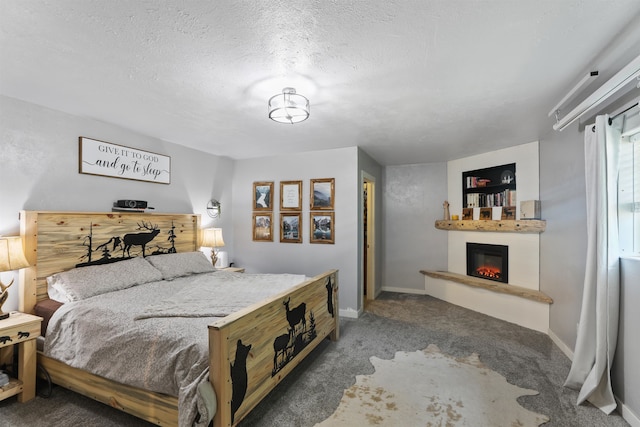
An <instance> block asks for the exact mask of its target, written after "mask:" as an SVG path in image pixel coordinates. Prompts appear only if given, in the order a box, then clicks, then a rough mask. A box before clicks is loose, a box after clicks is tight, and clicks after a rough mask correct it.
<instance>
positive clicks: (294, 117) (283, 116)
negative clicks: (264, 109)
mask: <svg viewBox="0 0 640 427" xmlns="http://www.w3.org/2000/svg"><path fill="white" fill-rule="evenodd" d="M269 118H270V119H271V120H273V121H275V122H278V123H288V124H294V123H300V122H303V121H305V120H307V119H308V118H309V100H308V99H307V98H305V97H304V96H302V95H298V94H297V93H296V90H295V89H294V88H292V87H285V88H284V89H282V93H279V94H277V95H274V96H272V97H271V98H270V99H269Z"/></svg>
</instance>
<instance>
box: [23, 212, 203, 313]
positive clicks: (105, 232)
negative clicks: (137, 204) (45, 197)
mask: <svg viewBox="0 0 640 427" xmlns="http://www.w3.org/2000/svg"><path fill="white" fill-rule="evenodd" d="M20 234H21V236H22V239H23V242H24V249H25V255H26V257H27V260H28V261H29V264H30V265H31V267H29V268H25V269H23V270H21V272H20V289H21V290H20V307H19V309H20V311H22V312H25V313H33V309H34V306H35V304H36V302H38V301H40V300H43V299H46V298H48V294H47V281H46V278H47V277H48V276H50V275H52V274H55V273H59V272H61V271H66V270H70V269H72V268H75V267H82V266H87V265H97V264H105V263H111V262H116V261H121V260H123V259H129V258H130V257H135V256H143V251H144V255H145V256H148V255H152V254H160V253H172V252H191V251H196V250H198V248H199V237H200V215H195V214H155V213H154V214H149V213H138V212H52V211H21V212H20Z"/></svg>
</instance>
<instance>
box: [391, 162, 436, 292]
mask: <svg viewBox="0 0 640 427" xmlns="http://www.w3.org/2000/svg"><path fill="white" fill-rule="evenodd" d="M383 192H384V194H383V235H384V241H383V247H384V255H383V256H384V266H383V271H382V277H383V283H382V288H383V289H384V290H393V291H398V292H413V293H424V292H425V282H424V275H423V274H421V273H420V270H424V269H428V270H447V246H448V243H447V242H448V240H447V231H443V230H438V229H436V228H435V221H436V220H437V219H443V214H444V209H443V207H442V204H443V203H444V201H445V200H446V199H447V164H446V163H424V164H415V165H404V166H387V167H386V168H385V170H384V189H383Z"/></svg>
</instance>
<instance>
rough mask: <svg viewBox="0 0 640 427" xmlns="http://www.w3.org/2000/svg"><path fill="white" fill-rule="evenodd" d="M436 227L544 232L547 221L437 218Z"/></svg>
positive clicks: (459, 229) (455, 229)
mask: <svg viewBox="0 0 640 427" xmlns="http://www.w3.org/2000/svg"><path fill="white" fill-rule="evenodd" d="M436 228H438V229H440V230H451V231H496V232H510V233H542V232H543V231H544V230H545V228H547V221H545V220H540V219H525V220H517V221H516V220H503V221H491V220H487V221H469V220H465V221H462V220H458V221H453V220H437V221H436Z"/></svg>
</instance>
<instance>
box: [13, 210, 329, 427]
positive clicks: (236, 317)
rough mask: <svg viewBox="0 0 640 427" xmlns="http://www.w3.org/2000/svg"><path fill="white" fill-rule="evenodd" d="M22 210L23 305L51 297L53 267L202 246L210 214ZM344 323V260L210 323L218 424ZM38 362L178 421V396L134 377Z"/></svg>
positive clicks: (109, 397)
mask: <svg viewBox="0 0 640 427" xmlns="http://www.w3.org/2000/svg"><path fill="white" fill-rule="evenodd" d="M20 219H21V223H20V230H21V235H22V238H23V241H24V246H25V253H26V255H27V259H28V260H29V262H30V265H31V266H32V267H30V268H25V269H23V270H22V271H21V295H20V310H21V311H24V312H27V313H33V311H34V306H35V304H36V302H37V301H40V300H42V299H45V298H47V297H48V295H47V282H46V277H47V276H49V275H51V274H54V273H57V272H60V271H65V270H69V269H71V268H74V267H80V266H84V265H93V264H101V263H106V262H109V263H110V262H112V261H114V259H115V258H122V259H127V258H129V256H145V253H146V252H145V250H148V251H150V252H151V253H173V252H188V251H196V250H198V248H199V244H198V236H199V229H200V217H199V216H198V215H193V214H146V213H145V214H139V213H112V212H102V213H100V212H97V213H95V212H94V213H89V212H46V211H22V212H21V213H20ZM143 229H147V230H153V231H148V232H144V231H143ZM141 230H142V231H141ZM129 233H146V234H147V235H148V236H147V237H148V238H149V239H150V240H152V239H153V238H154V237H155V236H157V235H160V233H162V238H161V239H158V243H157V244H155V243H154V244H153V245H151V243H149V242H147V243H149V244H147V246H149V247H146V246H145V245H144V244H137V246H136V247H134V248H133V249H131V248H127V246H126V245H125V246H122V244H119V243H122V242H123V240H124V241H126V236H127V234H129ZM121 236H123V237H122V238H121ZM167 236H168V237H167ZM150 245H151V246H153V248H152V247H151V246H150ZM129 246H131V245H129ZM138 246H139V247H138ZM125 251H126V257H125ZM129 252H131V253H129ZM338 325H339V321H338V272H337V270H330V271H327V272H325V273H323V274H320V275H318V276H316V277H314V278H312V279H310V280H307V281H306V282H304V283H302V284H300V285H298V286H296V287H294V288H292V289H290V290H289V291H288V292H284V293H282V294H280V295H277V296H275V297H273V298H269V299H267V300H265V301H262V302H260V303H257V304H254V305H252V306H250V307H247V308H246V309H244V310H241V311H239V312H237V313H234V314H232V315H229V316H227V317H225V318H224V319H221V320H219V321H217V322H215V323H214V324H212V325H210V326H209V366H210V370H211V373H210V381H211V382H212V384H213V386H214V390H215V392H216V395H217V400H218V401H217V407H218V410H217V412H216V415H215V418H214V426H216V427H219V426H225V427H226V426H231V425H235V424H236V423H238V421H239V420H241V419H242V418H244V417H245V416H246V415H247V413H249V411H251V409H252V408H254V407H255V406H256V405H257V404H258V402H260V400H262V399H263V398H264V397H265V396H266V395H267V394H268V393H269V391H271V390H272V389H273V388H274V387H275V386H276V385H277V384H278V383H279V382H280V381H281V380H282V379H283V378H284V377H285V376H286V375H287V374H288V373H289V372H291V370H292V369H293V368H294V367H295V366H296V365H298V364H299V363H300V362H301V361H302V360H303V359H304V358H305V357H306V356H307V355H308V354H309V353H310V352H311V350H313V349H314V348H315V347H316V346H317V345H318V344H319V343H320V342H321V341H322V339H324V338H326V337H327V336H329V337H330V338H331V339H333V340H336V339H338V335H339V329H338ZM38 362H39V363H40V364H41V365H42V366H44V367H45V368H46V369H47V371H49V373H50V375H51V378H52V380H53V382H54V383H56V384H59V385H61V386H63V387H66V388H69V389H71V390H74V391H76V392H78V393H81V394H83V395H85V396H88V397H91V398H93V399H96V400H98V401H101V402H104V403H106V404H108V405H111V406H112V407H114V408H117V409H120V410H122V411H125V412H128V413H130V414H132V415H135V416H136V417H139V418H142V419H145V420H147V421H150V422H152V423H154V424H158V425H177V423H178V407H177V406H178V405H177V398H175V397H171V396H166V395H162V394H158V393H153V392H149V391H146V390H141V389H137V388H134V387H130V386H125V385H123V384H120V383H116V382H114V381H110V380H107V379H104V378H102V377H99V376H96V375H92V374H89V373H87V372H85V371H82V370H79V369H75V368H72V367H69V366H67V365H65V364H63V363H60V362H57V361H55V360H52V359H49V358H47V357H45V356H43V355H42V354H38Z"/></svg>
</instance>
